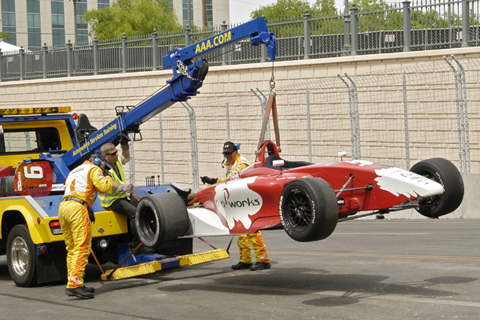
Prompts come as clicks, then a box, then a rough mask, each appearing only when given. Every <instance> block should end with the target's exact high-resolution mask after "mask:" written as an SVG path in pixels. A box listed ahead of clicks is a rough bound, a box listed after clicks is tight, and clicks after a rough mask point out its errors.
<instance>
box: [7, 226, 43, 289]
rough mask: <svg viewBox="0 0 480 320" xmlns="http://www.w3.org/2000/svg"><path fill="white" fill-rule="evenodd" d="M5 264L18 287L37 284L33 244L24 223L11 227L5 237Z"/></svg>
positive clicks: (35, 256) (35, 257)
mask: <svg viewBox="0 0 480 320" xmlns="http://www.w3.org/2000/svg"><path fill="white" fill-rule="evenodd" d="M7 265H8V272H9V273H10V276H11V277H12V280H13V282H15V284H16V285H17V286H19V287H32V286H35V285H37V272H36V271H37V255H36V252H35V245H34V244H33V241H32V238H31V237H30V234H29V232H28V227H27V226H26V225H24V224H19V225H16V226H15V227H13V228H12V230H11V231H10V233H9V234H8V238H7Z"/></svg>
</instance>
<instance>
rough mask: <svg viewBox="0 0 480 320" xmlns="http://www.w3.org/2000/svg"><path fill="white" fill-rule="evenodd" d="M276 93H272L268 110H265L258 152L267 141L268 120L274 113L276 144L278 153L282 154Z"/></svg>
mask: <svg viewBox="0 0 480 320" xmlns="http://www.w3.org/2000/svg"><path fill="white" fill-rule="evenodd" d="M276 95H277V94H276V93H275V91H274V90H272V91H271V92H270V96H269V97H268V102H267V108H266V109H265V116H264V117H263V123H262V130H261V131H260V138H259V139H258V146H257V150H258V149H260V147H261V146H262V144H263V141H264V140H265V131H266V130H267V125H268V118H269V117H270V112H272V118H273V128H274V130H275V142H276V144H277V148H278V151H279V152H280V130H279V128H278V114H277V100H276Z"/></svg>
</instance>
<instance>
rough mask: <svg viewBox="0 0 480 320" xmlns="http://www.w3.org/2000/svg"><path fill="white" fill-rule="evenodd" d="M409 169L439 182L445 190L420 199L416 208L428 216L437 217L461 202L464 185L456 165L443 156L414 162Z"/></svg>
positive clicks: (448, 211) (452, 209)
mask: <svg viewBox="0 0 480 320" xmlns="http://www.w3.org/2000/svg"><path fill="white" fill-rule="evenodd" d="M410 171H412V172H415V173H417V174H419V175H421V176H424V177H427V178H429V179H432V180H434V181H436V182H438V183H440V184H441V185H442V186H443V188H444V189H445V192H444V193H442V194H441V195H437V196H433V197H428V198H423V199H420V202H419V203H420V206H419V207H418V208H416V210H417V211H418V212H419V213H420V214H421V215H423V216H425V217H428V218H438V217H440V216H443V215H445V214H448V213H450V212H452V211H455V209H457V208H458V207H459V206H460V204H461V203H462V199H463V193H464V185H463V179H462V175H461V174H460V172H459V171H458V169H457V167H455V165H454V164H453V163H451V162H450V161H448V160H446V159H443V158H432V159H427V160H423V161H420V162H418V163H416V164H415V165H414V166H413V167H412V168H411V169H410Z"/></svg>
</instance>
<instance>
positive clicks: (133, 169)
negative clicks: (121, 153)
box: [128, 133, 135, 184]
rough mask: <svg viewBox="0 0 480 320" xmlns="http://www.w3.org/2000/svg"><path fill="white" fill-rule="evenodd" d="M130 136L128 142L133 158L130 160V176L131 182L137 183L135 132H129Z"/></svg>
mask: <svg viewBox="0 0 480 320" xmlns="http://www.w3.org/2000/svg"><path fill="white" fill-rule="evenodd" d="M128 137H129V138H130V141H129V142H128V144H129V149H130V158H131V161H129V162H128V169H129V178H130V183H132V184H135V150H134V147H133V138H134V133H129V134H128Z"/></svg>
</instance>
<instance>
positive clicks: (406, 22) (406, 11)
mask: <svg viewBox="0 0 480 320" xmlns="http://www.w3.org/2000/svg"><path fill="white" fill-rule="evenodd" d="M410 19H411V17H410V1H403V52H408V51H410V46H411V45H412V29H411V28H412V23H411V20H410Z"/></svg>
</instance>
